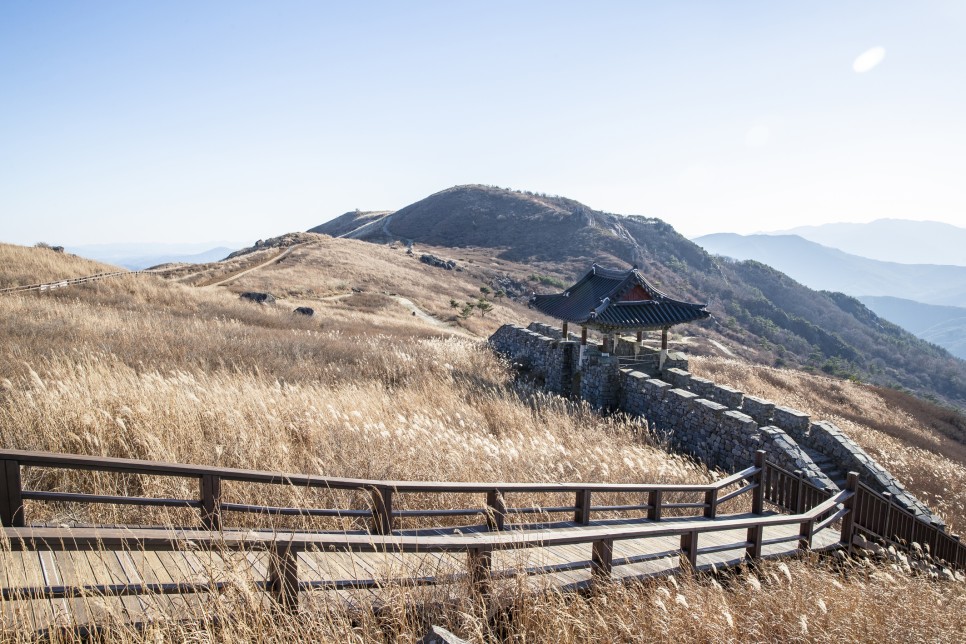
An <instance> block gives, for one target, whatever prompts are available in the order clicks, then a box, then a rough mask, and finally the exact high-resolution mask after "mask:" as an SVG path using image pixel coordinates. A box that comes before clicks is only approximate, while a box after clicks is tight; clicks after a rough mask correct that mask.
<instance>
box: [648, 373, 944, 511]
mask: <svg viewBox="0 0 966 644" xmlns="http://www.w3.org/2000/svg"><path fill="white" fill-rule="evenodd" d="M664 377H665V380H667V382H668V383H670V384H673V385H674V386H682V385H683V386H684V387H685V388H688V389H690V390H691V391H693V392H694V393H699V392H700V393H701V395H705V396H706V397H708V398H712V399H713V398H714V397H715V396H714V394H712V393H711V391H712V387H717V388H719V389H722V390H725V391H724V392H723V393H722V394H719V395H720V396H721V397H720V398H718V400H725V399H726V398H727V399H729V400H730V402H731V403H732V404H728V405H727V406H728V407H732V408H734V409H739V408H740V410H741V411H742V412H744V414H745V415H746V416H747V417H748V418H750V419H751V420H753V421H754V422H756V423H757V424H758V425H759V426H760V427H761V433H762V434H763V435H765V437H764V438H763V441H764V443H763V446H762V449H765V450H766V451H767V452H768V453H769V458H770V460H772V462H774V463H776V464H777V465H780V466H781V467H784V468H785V469H789V470H802V472H803V473H804V474H805V475H806V476H812V477H814V476H815V473H816V472H822V469H821V468H820V467H819V466H818V465H816V463H815V461H814V460H813V459H812V458H811V457H809V455H808V454H806V453H805V452H804V451H803V450H802V448H803V447H804V448H807V449H809V450H812V451H813V452H817V453H818V454H820V455H822V456H824V457H826V458H827V459H828V460H829V461H830V462H832V463H834V464H835V465H836V466H838V467H839V468H840V469H841V470H842V471H843V472H850V471H851V472H857V473H858V474H859V480H861V481H862V482H863V483H865V484H866V485H868V486H869V487H871V488H872V489H874V490H876V491H877V492H883V493H884V492H888V493H889V494H891V495H892V497H893V499H894V501H895V502H896V504H897V505H899V506H900V507H902V508H904V509H906V510H908V511H910V512H912V513H914V514H916V515H917V516H919V517H920V518H922V519H923V520H926V521H930V522H938V521H939V519H938V517H936V515H935V514H933V512H932V511H931V510H930V509H929V507H928V506H927V505H926V504H924V503H923V502H922V501H920V500H918V499H917V498H916V497H914V496H913V495H912V494H911V493H909V491H908V490H906V488H905V487H904V486H903V485H902V483H901V482H900V481H899V480H898V479H897V478H896V477H895V476H893V475H892V474H890V473H889V471H888V470H886V469H885V468H884V467H882V466H881V465H880V464H879V463H877V462H876V461H875V459H873V458H872V457H871V456H870V455H869V454H868V452H866V451H865V450H864V449H862V448H861V447H860V446H859V445H858V444H857V443H856V442H855V441H853V440H852V439H851V438H849V437H848V436H847V435H846V434H845V433H844V432H843V431H842V430H841V429H839V428H838V427H837V426H835V425H834V424H832V423H830V422H828V421H819V422H812V420H811V418H810V417H809V415H808V414H806V413H805V412H802V411H799V410H797V409H792V408H790V407H783V406H780V405H777V404H775V403H774V402H771V401H769V400H764V399H762V398H756V397H754V396H748V395H744V394H742V393H741V392H740V391H737V390H735V389H731V388H729V387H721V386H720V385H715V384H714V383H711V382H710V381H709V380H705V379H704V378H699V377H697V376H694V375H692V374H690V373H688V372H686V371H684V370H681V369H670V370H668V371H666V372H665V374H664ZM735 403H739V404H735ZM766 444H774V445H775V448H774V452H773V451H772V450H771V449H769V448H768V447H767V446H766ZM823 476H825V475H824V474H823ZM826 478H827V477H826ZM833 486H834V484H833ZM836 487H837V486H836Z"/></svg>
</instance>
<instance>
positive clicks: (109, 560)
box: [78, 550, 143, 622]
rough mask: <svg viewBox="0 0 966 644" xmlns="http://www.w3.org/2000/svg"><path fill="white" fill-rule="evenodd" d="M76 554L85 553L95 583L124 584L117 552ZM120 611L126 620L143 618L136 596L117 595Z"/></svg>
mask: <svg viewBox="0 0 966 644" xmlns="http://www.w3.org/2000/svg"><path fill="white" fill-rule="evenodd" d="M78 554H85V555H87V562H88V564H90V567H91V571H92V573H93V577H94V583H95V584H96V585H110V584H126V583H128V581H127V576H126V575H125V574H124V571H123V570H122V569H121V565H120V563H119V562H118V560H117V553H116V552H114V551H112V550H92V551H83V552H80V553H78ZM118 599H119V600H120V608H121V612H122V614H123V616H124V621H126V622H140V621H142V618H143V612H142V611H141V603H140V602H139V601H138V599H137V597H119V598H118Z"/></svg>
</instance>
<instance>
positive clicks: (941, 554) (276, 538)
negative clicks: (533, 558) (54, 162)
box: [0, 450, 966, 607]
mask: <svg viewBox="0 0 966 644" xmlns="http://www.w3.org/2000/svg"><path fill="white" fill-rule="evenodd" d="M22 467H39V468H62V469H73V470H91V471H100V472H116V473H126V474H142V475H158V476H173V477H189V478H196V479H197V480H198V485H199V496H198V497H197V498H192V499H175V498H149V497H132V496H123V495H95V494H84V493H66V492H50V491H39V490H27V489H23V487H22V485H21V480H22V478H21V468H22ZM224 481H245V482H250V483H268V484H278V485H287V486H304V487H308V488H326V489H342V490H364V491H366V492H367V493H368V494H370V495H371V499H372V507H371V508H369V509H365V510H360V509H352V508H291V507H270V506H264V505H249V504H235V503H225V502H223V501H222V500H221V489H222V483H223V482H224ZM730 487H736V489H734V490H732V491H730V492H727V493H722V491H723V490H725V489H727V488H730ZM414 492H416V493H424V494H425V493H432V494H449V493H462V494H467V493H472V494H480V495H484V496H485V504H481V507H478V508H446V509H424V510H394V509H393V498H394V496H395V495H399V494H407V493H414ZM523 492H526V493H560V492H567V493H572V494H573V495H574V504H573V505H572V506H571V505H567V506H563V507H550V508H536V507H513V506H509V505H508V504H507V502H506V497H507V496H508V495H511V494H514V493H523ZM601 492H621V493H635V494H639V495H642V497H645V496H646V498H647V502H646V503H641V504H635V505H620V506H614V505H594V504H593V499H594V494H596V493H601ZM671 492H689V493H695V492H700V493H702V494H703V499H704V500H703V501H701V502H675V503H672V502H666V501H665V500H664V496H665V495H666V494H668V493H671ZM745 494H749V495H750V500H751V516H742V517H739V518H735V517H733V516H726V517H722V518H717V516H716V515H717V510H718V507H719V506H720V505H721V504H722V503H726V502H728V501H731V500H732V499H735V498H737V497H739V496H742V495H745ZM25 500H33V501H43V502H64V501H67V502H81V503H117V504H133V505H142V506H165V507H188V508H194V509H196V510H197V511H199V513H200V524H201V525H200V527H194V528H191V529H184V528H183V529H172V528H167V527H158V528H71V529H64V528H50V527H28V526H27V525H26V521H25V519H26V517H25V512H24V508H23V504H24V501H25ZM766 502H767V503H771V504H774V505H776V506H778V507H780V508H784V509H788V510H789V511H790V512H792V513H791V514H766V513H764V510H765V503H766ZM672 508H674V509H679V510H698V511H700V516H703V517H704V518H707V519H712V520H710V521H667V520H664V521H662V513H663V512H664V511H665V510H667V509H672ZM226 512H243V513H251V512H258V513H268V514H281V515H286V514H300V515H309V516H317V515H320V516H340V517H342V516H352V517H367V518H369V519H371V533H368V534H367V533H359V532H356V533H352V532H306V531H303V532H294V531H278V530H274V531H262V532H259V531H252V530H245V531H242V530H230V529H226V528H224V527H223V525H222V517H223V514H224V513H226ZM547 512H550V513H553V512H557V513H567V514H570V513H572V516H573V520H574V521H575V522H576V523H580V524H585V525H586V524H589V523H590V522H591V520H592V517H593V514H594V513H595V512H610V513H613V512H617V513H621V512H624V513H626V512H638V513H642V514H646V517H647V518H648V519H650V520H649V521H646V522H645V521H636V522H633V523H627V522H625V523H621V524H618V525H610V526H607V525H598V526H594V527H587V528H584V529H581V530H577V531H575V530H554V529H547V528H541V527H537V528H530V529H522V530H519V529H518V530H512V531H506V530H504V527H505V522H506V519H507V517H508V516H510V515H514V514H530V513H547ZM471 515H483V516H484V517H485V519H486V522H487V525H488V526H489V528H490V532H485V533H476V534H473V535H472V536H464V535H460V534H449V535H444V536H426V535H418V536H415V535H408V534H398V533H397V534H393V532H392V530H393V528H394V520H395V519H396V518H398V517H404V516H420V517H423V516H434V517H440V516H471ZM0 518H2V520H3V525H4V526H5V527H4V529H3V532H2V534H3V535H5V537H6V543H7V544H8V547H9V548H11V549H12V550H31V549H49V550H75V549H103V548H130V549H141V550H166V551H171V550H181V549H184V548H186V547H188V545H187V544H188V542H190V544H191V547H194V548H197V547H202V548H212V549H223V550H226V551H247V550H267V551H269V552H270V553H271V560H270V561H271V563H270V566H269V575H268V578H267V579H265V580H264V581H260V582H257V583H258V584H259V585H260V586H261V587H262V588H264V589H265V590H266V591H268V592H270V593H272V594H273V595H274V596H275V597H276V599H277V600H278V601H279V602H281V603H282V604H283V605H286V606H290V607H291V606H294V605H296V604H297V601H298V592H299V591H300V590H307V589H309V588H334V589H342V588H348V587H360V586H361V587H366V586H367V585H369V586H371V585H373V584H376V583H379V582H377V581H375V580H343V581H324V580H322V581H300V580H299V578H298V575H297V555H298V553H300V552H304V551H309V550H316V549H318V550H336V551H344V552H346V551H347V552H390V553H407V552H422V553H454V552H463V553H466V554H467V557H468V559H467V567H468V568H467V571H468V575H469V579H470V581H471V582H472V583H473V584H474V586H475V587H476V588H477V589H479V590H480V591H481V592H486V591H487V588H488V584H489V582H490V580H491V579H493V578H494V577H495V576H500V575H507V574H518V573H519V572H521V571H512V570H511V571H507V570H502V571H494V570H493V569H492V555H493V553H494V552H495V551H499V550H509V549H522V548H535V547H549V546H558V545H568V544H585V545H589V546H590V553H589V555H590V557H589V563H590V567H591V571H592V575H591V578H592V581H593V583H599V582H601V581H603V580H606V579H608V578H610V576H611V571H612V569H613V567H614V566H616V565H623V564H626V563H631V562H632V561H631V559H633V563H637V562H638V561H643V559H641V558H640V557H637V558H626V557H625V558H617V557H615V556H614V544H615V542H619V541H622V540H627V539H640V538H650V537H668V536H676V537H679V538H680V550H679V556H680V559H681V565H682V566H683V567H684V568H685V569H687V568H693V567H695V565H696V563H697V558H698V556H699V555H702V554H711V553H716V552H724V551H729V550H743V551H744V553H745V557H746V558H748V559H752V560H754V559H757V558H760V557H761V555H762V548H763V547H766V546H769V545H772V544H778V543H784V542H791V541H796V542H797V549H799V550H807V549H809V548H811V546H812V539H813V537H814V535H816V534H818V533H819V532H821V531H822V530H825V529H827V528H830V527H833V524H835V523H836V522H841V527H840V533H839V534H840V536H841V543H842V545H843V546H847V547H851V544H852V543H853V539H854V537H855V536H856V535H857V534H867V535H870V536H873V537H879V538H882V539H887V540H891V541H893V542H894V543H896V544H897V545H899V546H900V547H909V546H910V545H911V543H912V542H916V543H919V544H922V545H923V546H924V547H925V546H928V548H929V549H930V551H931V553H932V554H933V556H934V557H936V558H940V559H942V560H944V561H945V562H947V563H948V564H949V565H952V566H956V567H959V568H966V547H964V545H963V544H961V543H960V542H959V539H958V538H957V537H953V536H950V535H948V534H945V533H943V532H942V531H941V530H940V529H939V528H938V527H937V526H933V525H930V524H929V523H925V522H923V521H921V520H918V519H917V518H916V517H914V516H913V515H911V514H909V513H908V512H907V511H905V510H903V509H902V508H900V507H898V506H896V505H894V504H892V503H891V502H890V500H889V499H888V498H886V497H882V496H880V495H878V494H877V493H876V492H874V491H873V490H871V489H869V488H867V487H865V486H864V485H861V484H860V483H859V482H858V475H857V474H856V473H854V472H851V473H849V476H848V482H847V486H846V489H845V490H842V491H840V492H837V493H834V494H833V493H830V492H828V491H826V490H819V489H818V488H815V487H814V486H810V485H809V484H808V483H807V482H806V481H804V480H803V479H802V477H801V476H800V475H796V474H795V473H790V472H788V471H786V470H783V469H782V468H779V467H776V466H774V465H772V464H769V463H767V462H765V459H764V452H758V453H757V454H756V462H755V465H753V466H752V467H750V468H747V469H745V470H743V471H742V472H739V473H737V474H735V475H733V476H730V477H728V478H726V479H723V480H721V481H718V482H716V483H714V484H709V485H649V484H641V485H638V484H587V483H554V484H549V483H544V484H529V483H458V482H457V483H450V482H445V483H441V482H428V481H373V480H365V479H348V478H332V477H317V476H310V475H304V474H282V473H278V472H264V471H253V470H239V469H230V468H218V467H203V466H195V465H180V464H174V463H156V462H150V461H137V460H127V459H104V458H98V457H89V456H75V455H67V454H49V453H37V452H22V451H15V450H4V451H0ZM787 525H798V526H799V529H798V534H797V535H795V534H793V535H791V536H787V535H786V536H780V537H775V538H771V539H765V538H764V531H765V529H766V528H768V527H773V526H787ZM729 530H742V531H744V535H745V538H744V539H743V540H741V541H739V542H737V543H730V544H716V545H706V546H703V547H702V546H701V545H699V542H700V538H701V535H705V534H709V533H713V532H721V531H729ZM647 556H648V557H651V555H647ZM658 556H666V553H660V554H659V555H653V557H654V558H656V557H658ZM523 572H526V573H527V574H536V573H534V572H532V571H523ZM403 583H410V584H414V585H420V584H435V583H439V580H438V579H436V578H414V579H409V580H403ZM215 586H216V584H214V585H213V584H191V583H177V584H154V585H152V584H138V585H130V586H128V585H117V586H112V587H111V588H109V589H107V590H108V591H109V592H111V593H113V594H140V593H146V592H158V593H169V592H171V593H173V592H196V591H204V590H211V589H212V588H214V587H215ZM92 589H93V587H70V588H68V587H55V586H51V587H44V588H33V589H5V590H4V597H5V598H6V597H8V596H11V597H12V596H14V595H16V593H21V594H20V595H17V596H23V594H24V593H26V596H28V597H51V598H53V597H67V596H74V595H76V594H80V593H86V592H91V591H92ZM97 589H98V590H101V591H102V592H103V591H104V589H103V588H101V587H97Z"/></svg>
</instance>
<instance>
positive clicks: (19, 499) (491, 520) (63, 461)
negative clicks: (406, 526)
mask: <svg viewBox="0 0 966 644" xmlns="http://www.w3.org/2000/svg"><path fill="white" fill-rule="evenodd" d="M757 458H758V460H757V461H756V464H755V465H754V466H752V467H750V468H748V469H746V470H744V471H742V472H738V473H737V474H734V475H732V476H729V477H727V478H725V479H722V480H720V481H716V482H715V483H711V484H705V485H673V484H631V483H462V482H434V481H382V480H368V479H350V478H335V477H322V476H313V475H307V474H285V473H281V472H266V471H258V470H241V469H233V468H223V467H207V466H201V465H182V464H177V463H159V462H155V461H140V460H131V459H119V458H102V457H95V456H78V455H72V454H52V453H47V452H24V451H18V450H0V523H2V525H3V526H24V525H26V522H27V517H26V516H25V509H24V501H45V502H65V503H104V504H118V505H136V506H144V507H169V508H194V509H195V510H197V511H199V513H200V527H201V528H204V529H208V530H220V529H222V528H223V526H224V517H225V515H226V514H227V513H232V512H234V513H249V514H264V515H269V516H302V517H337V518H355V519H369V521H370V531H371V532H372V533H374V534H390V533H391V532H392V531H393V529H394V528H395V527H396V523H397V521H398V519H400V518H406V517H454V516H481V517H483V518H484V519H485V521H486V523H487V525H488V526H489V527H490V528H491V529H493V530H502V529H503V528H504V526H505V524H506V523H507V521H508V519H509V518H510V517H512V516H518V515H548V514H569V515H571V516H573V520H574V521H575V522H577V523H580V524H587V523H589V522H590V521H591V519H592V517H593V516H594V514H595V513H597V514H598V516H600V513H609V514H619V515H620V514H629V513H637V514H640V515H642V516H646V518H648V519H650V520H652V521H660V520H661V518H662V516H663V515H664V514H665V513H666V512H667V511H669V510H674V511H677V512H678V513H681V512H687V511H698V513H699V516H704V517H706V518H714V517H716V516H717V514H718V507H719V506H720V505H721V504H723V503H725V502H727V501H730V500H731V499H734V498H736V497H738V496H740V495H743V494H746V493H750V492H753V491H755V490H758V489H759V488H760V480H761V474H762V471H763V468H764V453H763V452H762V453H760V454H759V456H758V457H757ZM23 467H37V468H57V469H66V470H89V471H96V472H113V473H121V474H139V475H148V476H165V477H182V478H195V479H197V481H198V487H199V494H198V496H197V497H195V498H190V499H184V498H155V497H140V496H129V495H103V494H88V493H78V492H54V491H45V490H31V489H23V486H22V476H21V468H23ZM227 481H234V482H245V483H263V484H275V485H284V486H290V487H300V488H309V489H319V490H353V491H360V492H363V493H365V494H367V495H368V496H369V499H370V503H369V504H368V507H367V508H358V507H356V508H309V507H298V508H296V507H275V506H267V505H260V504H256V503H232V502H227V501H225V500H224V498H223V494H222V488H223V483H225V482H227ZM732 487H737V489H734V490H731V491H729V492H725V490H727V489H728V488H732ZM523 493H526V494H529V495H536V494H554V495H559V494H561V493H569V494H572V495H573V496H572V498H573V499H574V502H573V504H572V505H563V506H542V505H527V506H514V505H511V504H510V503H509V502H508V499H509V497H510V496H511V495H518V494H523ZM604 493H622V494H624V495H626V496H631V497H636V498H640V499H641V501H642V502H640V503H632V504H622V505H604V504H597V505H595V504H594V499H595V495H597V498H599V495H601V494H604ZM406 494H432V495H436V496H441V495H446V494H470V495H473V494H479V495H480V496H481V503H480V505H478V506H477V507H462V508H430V509H397V508H395V507H394V505H395V500H396V499H397V498H398V497H400V496H402V495H406ZM674 494H677V495H680V494H686V495H690V496H698V497H700V498H701V499H702V500H701V501H674V500H670V499H669V498H668V497H670V496H671V495H674ZM758 496H760V494H759V495H757V496H756V497H755V498H756V499H757V498H758ZM753 506H754V508H753V511H755V512H760V511H761V502H760V499H759V500H758V501H755V502H753Z"/></svg>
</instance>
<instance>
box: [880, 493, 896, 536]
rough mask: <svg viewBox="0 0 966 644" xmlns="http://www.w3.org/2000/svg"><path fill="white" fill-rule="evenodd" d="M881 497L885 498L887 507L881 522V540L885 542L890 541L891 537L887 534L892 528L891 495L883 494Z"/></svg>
mask: <svg viewBox="0 0 966 644" xmlns="http://www.w3.org/2000/svg"><path fill="white" fill-rule="evenodd" d="M882 496H883V497H884V498H885V500H886V502H887V505H886V511H885V518H884V519H883V520H882V538H883V539H885V540H886V541H892V535H890V534H889V528H891V527H892V526H891V525H890V524H891V523H892V503H893V501H892V493H891V492H883V493H882Z"/></svg>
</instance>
